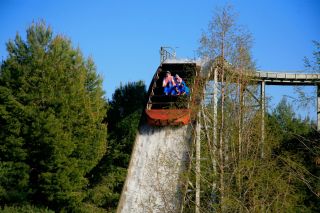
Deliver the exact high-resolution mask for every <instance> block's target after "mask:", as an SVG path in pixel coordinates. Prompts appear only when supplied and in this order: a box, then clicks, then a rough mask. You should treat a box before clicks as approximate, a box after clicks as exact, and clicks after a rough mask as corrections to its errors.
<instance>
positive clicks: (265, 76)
mask: <svg viewBox="0 0 320 213" xmlns="http://www.w3.org/2000/svg"><path fill="white" fill-rule="evenodd" d="M256 77H257V79H258V81H260V82H261V81H264V82H265V83H266V84H267V85H301V86H309V85H310V86H316V85H319V84H320V74H297V73H284V72H267V71H259V72H256Z"/></svg>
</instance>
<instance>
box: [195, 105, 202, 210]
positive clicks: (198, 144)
mask: <svg viewBox="0 0 320 213" xmlns="http://www.w3.org/2000/svg"><path fill="white" fill-rule="evenodd" d="M200 116H201V113H200V110H199V112H198V121H197V126H196V210H195V212H196V213H200V210H199V209H200V172H201V170H200V149H201V147H200V133H201V132H200V131H201V126H200Z"/></svg>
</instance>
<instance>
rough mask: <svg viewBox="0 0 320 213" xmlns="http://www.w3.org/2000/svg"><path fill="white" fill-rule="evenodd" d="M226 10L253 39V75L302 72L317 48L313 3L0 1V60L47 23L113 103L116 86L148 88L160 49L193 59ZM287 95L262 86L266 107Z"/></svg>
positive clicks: (319, 8)
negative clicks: (94, 73)
mask: <svg viewBox="0 0 320 213" xmlns="http://www.w3.org/2000/svg"><path fill="white" fill-rule="evenodd" d="M226 3H230V4H232V5H233V6H234V9H235V11H236V12H237V13H238V15H239V16H238V23H239V24H241V25H243V26H245V27H246V28H247V29H248V30H249V31H250V32H251V33H252V35H253V38H254V45H253V50H252V53H253V57H254V59H255V60H256V62H257V66H258V69H261V70H271V71H272V70H273V71H286V70H289V71H290V70H302V69H304V66H303V58H304V57H305V56H308V57H310V56H311V54H312V51H313V50H314V46H313V44H312V40H317V41H320V1H319V0H281V1H280V0H242V1H241V0H230V1H224V0H211V1H210V0H161V1H156V0H143V1H142V0H135V1H129V0H127V1H124V0H122V1H121V0H118V1H116V0H91V1H89V0H86V1H84V0H83V1H81V0H67V1H66V0H47V1H43V0H20V1H19V0H0V26H1V31H0V57H1V58H3V59H5V58H6V55H7V53H6V49H5V43H6V42H7V41H8V40H9V39H13V38H14V36H15V34H16V33H17V32H19V34H21V35H22V36H25V30H26V28H27V27H28V26H29V25H30V24H31V23H32V21H38V20H45V22H46V23H47V24H48V25H50V26H51V27H52V28H53V31H54V33H56V34H63V35H66V36H67V37H69V38H70V39H71V40H72V43H73V45H74V46H75V47H77V46H79V47H80V49H81V50H82V52H83V53H84V55H85V56H92V57H93V59H94V61H95V63H96V65H97V70H98V72H99V74H101V75H102V77H103V79H104V83H103V88H104V90H105V91H106V96H107V97H108V98H111V96H112V93H113V92H114V90H115V88H116V87H118V86H119V85H120V82H122V83H126V82H129V81H130V82H133V81H137V80H144V81H145V83H146V85H147V86H149V83H150V80H151V77H152V76H153V74H154V72H155V70H156V68H157V67H158V65H159V58H160V56H159V49H160V46H171V47H177V55H178V56H180V57H183V58H184V57H189V58H194V57H195V56H197V55H196V50H197V48H198V46H199V38H200V35H201V32H202V31H203V30H205V29H206V28H207V25H208V23H209V21H210V19H211V18H212V16H213V12H214V10H215V8H216V7H219V6H223V5H225V4H226ZM292 91H293V90H292V89H287V88H282V87H273V88H271V87H268V88H267V95H268V96H270V97H272V98H273V101H272V102H270V104H273V105H274V104H275V103H276V102H277V100H279V99H280V98H281V97H282V95H283V94H285V93H289V94H290V93H292ZM314 111H315V109H311V113H313V114H312V115H311V116H312V117H314V116H315V112H314Z"/></svg>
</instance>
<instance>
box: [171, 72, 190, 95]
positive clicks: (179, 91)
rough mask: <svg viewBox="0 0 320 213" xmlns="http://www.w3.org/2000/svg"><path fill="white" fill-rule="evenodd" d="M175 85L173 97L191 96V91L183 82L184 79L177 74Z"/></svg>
mask: <svg viewBox="0 0 320 213" xmlns="http://www.w3.org/2000/svg"><path fill="white" fill-rule="evenodd" d="M175 83H176V86H175V87H174V90H173V92H172V93H173V95H189V94H190V89H189V87H187V85H186V82H184V80H182V78H181V77H180V76H179V75H178V74H176V75H175Z"/></svg>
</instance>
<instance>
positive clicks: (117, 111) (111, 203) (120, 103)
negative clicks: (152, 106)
mask: <svg viewBox="0 0 320 213" xmlns="http://www.w3.org/2000/svg"><path fill="white" fill-rule="evenodd" d="M145 100H146V89H145V84H144V82H142V81H138V82H133V83H128V84H125V85H124V86H123V85H120V87H119V88H117V89H116V90H115V92H114V94H113V96H112V100H110V101H109V107H110V108H109V110H108V113H107V114H108V115H107V121H108V133H109V134H108V148H107V153H106V155H105V156H104V157H103V159H102V160H101V161H100V163H99V165H98V166H97V167H96V168H95V169H94V170H93V171H92V178H91V181H92V189H91V190H90V196H89V199H88V202H90V203H93V204H94V205H96V206H98V207H103V208H105V209H108V210H109V211H114V210H115V208H116V207H117V204H118V201H119V198H120V194H121V190H122V186H123V184H124V181H125V178H126V175H127V167H128V166H129V160H130V155H131V151H132V147H133V143H134V140H135V137H136V134H137V130H138V125H139V121H140V116H141V113H142V109H143V107H144V104H145Z"/></svg>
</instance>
